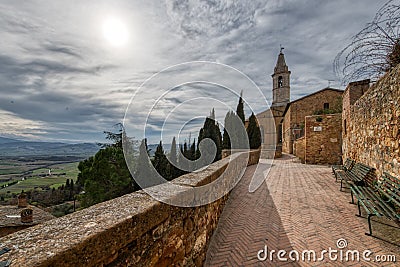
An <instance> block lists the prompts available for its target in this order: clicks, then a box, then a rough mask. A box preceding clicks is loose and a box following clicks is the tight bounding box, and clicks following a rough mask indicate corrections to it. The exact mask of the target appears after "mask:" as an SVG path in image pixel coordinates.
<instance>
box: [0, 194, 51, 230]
mask: <svg viewBox="0 0 400 267" xmlns="http://www.w3.org/2000/svg"><path fill="white" fill-rule="evenodd" d="M24 195H25V194H23V193H22V194H21V195H20V196H18V205H13V206H11V205H10V206H0V237H3V236H5V235H8V234H11V233H14V232H17V231H20V230H23V229H25V228H28V227H31V226H34V225H37V224H40V223H43V222H45V221H48V220H51V219H53V218H55V217H54V216H53V215H51V214H50V213H48V212H46V211H44V210H42V209H39V208H37V207H34V206H29V205H28V204H27V202H26V195H25V196H24Z"/></svg>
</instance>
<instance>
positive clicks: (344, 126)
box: [343, 120, 347, 134]
mask: <svg viewBox="0 0 400 267" xmlns="http://www.w3.org/2000/svg"><path fill="white" fill-rule="evenodd" d="M343 128H344V134H347V120H344V125H343Z"/></svg>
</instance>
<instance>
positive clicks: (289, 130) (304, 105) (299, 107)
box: [282, 88, 343, 154]
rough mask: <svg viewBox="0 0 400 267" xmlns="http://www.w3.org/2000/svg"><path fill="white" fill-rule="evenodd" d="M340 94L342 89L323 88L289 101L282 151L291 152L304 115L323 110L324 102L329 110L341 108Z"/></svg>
mask: <svg viewBox="0 0 400 267" xmlns="http://www.w3.org/2000/svg"><path fill="white" fill-rule="evenodd" d="M342 94H343V91H342V90H338V89H333V88H325V89H322V90H320V91H318V92H315V93H313V94H310V95H308V96H305V97H303V98H300V99H297V100H295V101H293V102H291V103H290V106H289V108H288V109H287V110H286V113H285V115H284V121H283V147H282V150H283V152H285V153H290V154H291V153H293V142H294V140H296V139H297V138H299V137H301V136H300V135H301V134H300V133H301V131H302V128H303V127H304V125H305V117H306V116H311V115H314V114H315V113H316V112H318V111H322V110H324V104H325V103H326V104H328V105H329V109H330V110H338V111H340V110H342ZM295 135H297V137H296V136H295Z"/></svg>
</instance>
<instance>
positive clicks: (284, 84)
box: [257, 49, 291, 158]
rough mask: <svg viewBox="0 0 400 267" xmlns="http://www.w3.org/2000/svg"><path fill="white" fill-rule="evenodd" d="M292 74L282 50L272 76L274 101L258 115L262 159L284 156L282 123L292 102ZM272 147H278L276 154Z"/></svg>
mask: <svg viewBox="0 0 400 267" xmlns="http://www.w3.org/2000/svg"><path fill="white" fill-rule="evenodd" d="M290 74H291V72H290V71H289V68H288V66H287V65H286V61H285V55H284V54H283V52H282V49H281V51H280V53H279V55H278V60H277V62H276V66H275V68H274V73H273V74H272V93H273V101H272V105H271V108H270V109H268V110H266V111H264V112H261V113H259V114H257V120H258V123H259V125H260V129H261V135H262V139H263V145H262V147H261V157H262V158H271V157H273V156H274V157H280V156H281V155H282V125H281V122H282V119H283V113H284V111H285V109H286V106H287V105H288V104H289V102H290ZM271 147H276V149H275V151H274V152H273V151H272V148H271Z"/></svg>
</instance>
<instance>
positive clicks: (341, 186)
mask: <svg viewBox="0 0 400 267" xmlns="http://www.w3.org/2000/svg"><path fill="white" fill-rule="evenodd" d="M342 188H343V179H341V180H340V191H342Z"/></svg>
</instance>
